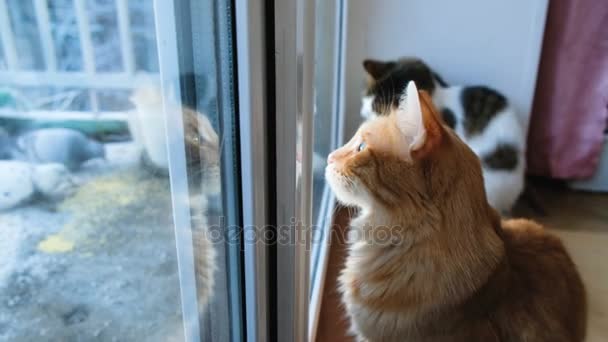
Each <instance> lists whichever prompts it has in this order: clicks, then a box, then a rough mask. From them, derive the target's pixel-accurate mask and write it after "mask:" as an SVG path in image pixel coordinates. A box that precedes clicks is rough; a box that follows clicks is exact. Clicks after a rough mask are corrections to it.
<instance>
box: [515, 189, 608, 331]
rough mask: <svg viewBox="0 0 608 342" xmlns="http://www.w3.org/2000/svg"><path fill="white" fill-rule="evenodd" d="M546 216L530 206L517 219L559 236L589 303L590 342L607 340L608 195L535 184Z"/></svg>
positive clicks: (517, 211) (519, 211)
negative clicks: (530, 220) (528, 220)
mask: <svg viewBox="0 0 608 342" xmlns="http://www.w3.org/2000/svg"><path fill="white" fill-rule="evenodd" d="M535 189H536V190H537V192H538V195H539V196H538V197H539V199H540V200H541V202H542V204H543V207H544V208H543V209H544V210H545V211H546V213H545V215H540V214H539V213H538V212H534V211H532V210H530V209H529V208H527V207H525V208H524V207H522V208H519V209H518V210H516V212H515V214H516V216H524V217H531V218H533V219H535V220H537V221H539V222H541V223H543V224H544V225H545V226H546V227H547V228H549V229H551V230H552V231H553V232H554V233H556V234H557V235H559V236H560V237H561V238H562V240H563V241H564V244H565V245H566V247H567V248H568V250H569V251H570V253H571V254H572V257H573V258H574V262H575V263H576V265H577V266H578V267H579V270H580V272H581V275H582V277H583V280H584V282H585V286H586V288H587V296H588V299H587V300H588V303H589V326H588V330H587V341H588V342H600V341H602V342H603V341H608V194H593V193H587V192H579V191H572V190H569V189H566V188H565V187H563V186H560V185H556V184H546V183H545V184H536V186H535Z"/></svg>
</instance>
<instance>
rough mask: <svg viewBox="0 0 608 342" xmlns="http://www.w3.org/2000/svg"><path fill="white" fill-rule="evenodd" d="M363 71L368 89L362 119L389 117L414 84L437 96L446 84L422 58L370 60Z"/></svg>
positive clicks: (364, 97) (362, 108) (362, 102)
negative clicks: (438, 91) (365, 74)
mask: <svg viewBox="0 0 608 342" xmlns="http://www.w3.org/2000/svg"><path fill="white" fill-rule="evenodd" d="M363 68H364V69H365V71H366V73H367V86H366V89H365V91H364V92H363V97H362V100H361V116H363V117H364V118H370V117H373V116H377V115H387V114H388V113H390V112H391V110H392V109H396V108H397V107H398V106H399V98H400V96H401V94H403V90H404V89H405V87H406V86H407V84H408V83H409V82H410V81H414V82H416V85H417V86H418V88H419V89H422V90H426V91H427V92H428V93H429V94H431V95H432V94H433V92H434V90H435V88H436V87H437V84H439V85H441V86H445V83H444V82H443V81H442V80H441V78H439V76H437V75H436V74H435V73H433V70H432V69H431V68H430V67H429V66H428V65H427V64H426V63H424V62H423V61H422V60H420V59H418V58H410V57H406V58H401V59H398V60H394V61H379V60H373V59H366V60H365V61H363Z"/></svg>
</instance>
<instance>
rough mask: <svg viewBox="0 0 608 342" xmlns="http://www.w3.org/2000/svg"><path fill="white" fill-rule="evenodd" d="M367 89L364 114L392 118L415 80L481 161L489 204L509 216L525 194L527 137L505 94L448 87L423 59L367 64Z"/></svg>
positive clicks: (482, 89) (481, 89)
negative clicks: (405, 90) (401, 96)
mask: <svg viewBox="0 0 608 342" xmlns="http://www.w3.org/2000/svg"><path fill="white" fill-rule="evenodd" d="M363 67H364V69H365V71H366V72H367V76H368V80H367V89H366V90H365V93H364V94H363V98H362V106H361V115H362V116H363V117H364V118H370V117H372V116H376V115H386V114H388V113H389V112H390V110H391V109H392V108H397V107H398V105H399V97H400V94H402V93H403V90H404V89H405V87H406V86H407V84H408V82H409V81H414V82H416V85H417V86H418V88H419V89H423V90H426V91H427V92H429V93H430V94H431V96H432V98H433V101H434V102H435V105H436V106H437V108H439V110H440V111H441V114H442V116H443V119H444V121H445V124H446V125H448V126H450V127H451V128H452V129H453V130H454V131H455V132H456V133H457V134H458V136H459V137H460V138H461V139H462V140H463V141H464V142H465V143H466V144H467V145H469V147H470V148H471V149H472V150H473V151H474V152H475V154H477V156H478V157H479V159H480V160H481V165H482V170H483V176H484V182H485V189H486V193H487V196H488V202H489V203H490V204H491V205H492V206H493V207H494V208H495V209H496V210H498V211H500V212H502V213H508V212H510V210H511V209H512V207H513V205H514V204H515V201H516V200H517V199H518V197H519V196H520V194H521V193H522V191H523V189H524V172H525V154H524V153H525V135H524V129H523V125H522V123H521V122H520V120H519V118H518V116H517V113H516V112H515V111H514V109H513V108H512V107H511V106H510V105H509V103H508V102H507V100H506V98H505V97H504V96H503V95H502V94H500V93H499V92H497V91H495V90H493V89H491V88H488V87H484V86H448V85H447V84H446V83H445V82H444V81H443V80H442V79H441V77H440V76H439V75H437V74H436V73H435V72H433V70H432V69H431V68H430V67H429V66H428V65H426V64H425V63H424V62H423V61H422V60H420V59H417V58H402V59H399V60H396V61H388V62H385V61H377V60H365V61H364V62H363Z"/></svg>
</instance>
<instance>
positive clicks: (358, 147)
mask: <svg viewBox="0 0 608 342" xmlns="http://www.w3.org/2000/svg"><path fill="white" fill-rule="evenodd" d="M366 146H367V144H366V143H365V141H362V142H361V143H360V144H359V146H357V152H361V151H363V150H364V149H365V147H366Z"/></svg>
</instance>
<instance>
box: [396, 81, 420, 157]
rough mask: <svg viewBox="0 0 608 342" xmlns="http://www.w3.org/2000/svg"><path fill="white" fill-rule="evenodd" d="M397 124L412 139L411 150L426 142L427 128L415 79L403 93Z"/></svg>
mask: <svg viewBox="0 0 608 342" xmlns="http://www.w3.org/2000/svg"><path fill="white" fill-rule="evenodd" d="M397 126H398V127H399V130H400V131H401V133H402V134H403V135H404V136H406V137H408V138H409V139H410V140H411V143H410V146H409V149H410V151H413V150H416V149H418V148H420V147H421V146H422V145H423V144H424V141H425V138H426V128H425V127H424V120H423V113H422V107H421V106H420V98H419V97H418V88H417V87H416V84H415V83H414V81H410V83H408V85H407V88H406V91H405V93H404V94H403V95H401V100H400V101H399V108H398V109H397Z"/></svg>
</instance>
